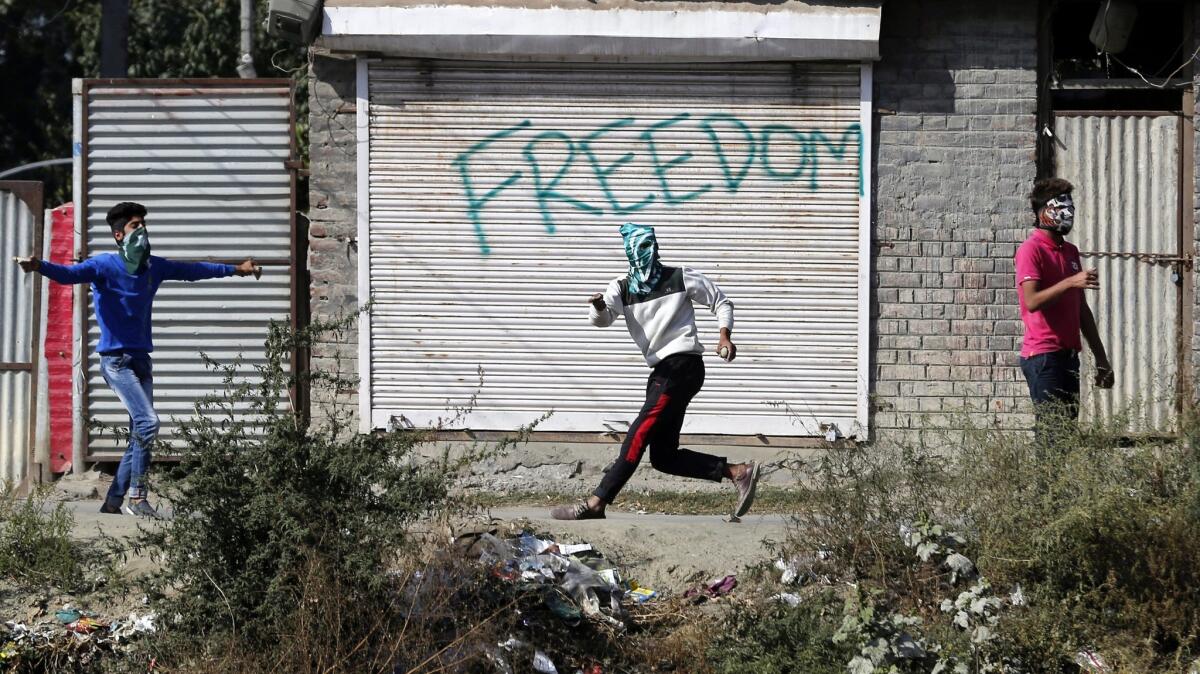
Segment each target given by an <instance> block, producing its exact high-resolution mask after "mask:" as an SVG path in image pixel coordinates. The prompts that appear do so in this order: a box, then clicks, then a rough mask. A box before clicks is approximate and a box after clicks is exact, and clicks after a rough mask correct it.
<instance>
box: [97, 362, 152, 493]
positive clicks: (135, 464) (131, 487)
mask: <svg viewBox="0 0 1200 674" xmlns="http://www.w3.org/2000/svg"><path fill="white" fill-rule="evenodd" d="M100 374H101V375H103V376H104V381H106V382H108V385H109V387H110V388H112V390H113V392H115V393H116V394H117V397H118V398H120V399H121V403H122V404H124V405H125V409H126V411H128V412H129V448H128V449H126V450H125V455H124V456H122V457H121V464H120V465H119V466H118V467H117V474H116V477H114V478H113V481H112V485H111V486H109V488H108V495H107V496H106V497H105V498H104V500H105V501H106V502H107V503H108V504H109V505H111V506H120V505H121V503H122V502H123V501H124V500H125V494H126V492H129V497H130V498H131V499H144V498H146V470H147V469H148V468H149V467H150V448H151V447H153V446H154V440H155V438H157V437H158V426H159V423H158V413H157V412H155V411H154V371H153V366H152V364H151V362H150V356H149V355H148V354H144V353H114V354H111V355H101V356H100Z"/></svg>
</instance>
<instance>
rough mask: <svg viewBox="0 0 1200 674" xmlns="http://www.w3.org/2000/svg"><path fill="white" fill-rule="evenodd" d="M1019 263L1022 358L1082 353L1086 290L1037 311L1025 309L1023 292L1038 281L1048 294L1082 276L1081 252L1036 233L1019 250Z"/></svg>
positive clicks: (1076, 290) (1073, 290) (1046, 234)
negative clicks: (1027, 283) (1028, 283)
mask: <svg viewBox="0 0 1200 674" xmlns="http://www.w3.org/2000/svg"><path fill="white" fill-rule="evenodd" d="M1015 263H1016V264H1015V266H1016V270H1017V297H1018V298H1019V300H1020V302H1021V322H1023V323H1024V324H1025V339H1024V340H1022V342H1021V357H1022V358H1029V357H1030V356H1036V355H1038V354H1040V353H1050V352H1052V351H1061V350H1062V349H1075V350H1076V351H1079V350H1080V349H1081V348H1083V345H1082V343H1081V342H1080V339H1079V310H1080V307H1081V306H1082V304H1083V290H1081V289H1079V288H1071V289H1070V290H1068V291H1067V292H1065V293H1063V294H1062V295H1059V297H1058V299H1057V300H1056V301H1055V302H1053V303H1051V304H1049V305H1046V306H1043V307H1042V308H1041V309H1038V310H1037V311H1030V310H1029V309H1027V308H1025V295H1024V293H1022V292H1021V291H1020V290H1021V284H1022V283H1024V282H1025V281H1037V283H1038V285H1037V287H1038V289H1039V290H1044V289H1046V288H1049V287H1050V286H1052V285H1054V284H1055V283H1058V282H1059V281H1061V280H1063V279H1064V278H1067V277H1068V276H1072V275H1074V274H1077V273H1079V272H1080V271H1081V270H1082V269H1083V265H1082V264H1080V261H1079V249H1078V248H1076V247H1075V246H1074V245H1073V244H1071V243H1068V242H1066V241H1064V242H1062V243H1061V244H1059V243H1055V241H1054V238H1053V237H1052V236H1051V235H1050V234H1049V232H1046V231H1044V230H1041V229H1036V230H1034V231H1033V234H1030V235H1029V238H1028V239H1026V240H1025V243H1023V244H1021V247H1020V248H1018V249H1017V256H1016V258H1015Z"/></svg>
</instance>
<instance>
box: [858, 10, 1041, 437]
mask: <svg viewBox="0 0 1200 674" xmlns="http://www.w3.org/2000/svg"><path fill="white" fill-rule="evenodd" d="M1036 18H1037V3H1036V2H1033V1H1024V2H1010V3H982V2H955V1H952V0H893V1H891V2H887V3H884V10H883V24H882V37H881V43H880V48H881V52H882V59H881V61H880V62H879V63H878V64H877V65H876V68H875V101H876V107H877V115H876V120H877V126H876V148H875V153H876V155H875V206H874V211H875V213H874V221H875V230H874V241H875V251H876V257H875V260H874V273H873V275H872V276H873V291H874V302H873V308H872V314H873V324H874V329H873V331H872V332H873V334H872V344H873V352H874V353H873V368H872V369H873V382H872V393H873V397H872V404H873V408H874V411H873V414H872V421H873V428H874V431H875V432H876V435H881V434H889V433H892V434H896V433H901V432H903V431H902V429H914V428H919V427H921V426H922V425H923V424H925V423H942V422H945V421H946V420H947V418H948V417H947V415H948V414H953V413H955V412H956V411H958V410H963V409H971V410H976V411H979V412H983V411H986V414H987V420H988V421H989V422H992V421H995V422H998V423H1000V424H1002V425H1004V426H1008V427H1014V428H1020V427H1028V425H1029V423H1030V421H1031V420H1030V419H1029V416H1028V413H1029V411H1030V410H1029V406H1028V402H1027V399H1026V390H1025V385H1024V380H1023V379H1022V377H1021V374H1020V370H1019V368H1018V365H1017V349H1018V347H1019V345H1020V335H1021V323H1020V317H1019V315H1018V310H1017V303H1016V299H1017V298H1016V292H1015V289H1014V279H1013V265H1012V257H1013V254H1014V252H1015V251H1016V247H1017V245H1018V244H1019V242H1020V241H1022V240H1024V238H1025V236H1026V234H1027V232H1028V223H1029V218H1030V216H1029V214H1028V206H1027V202H1026V200H1025V197H1024V195H1025V194H1027V193H1028V191H1029V187H1030V183H1031V182H1032V180H1033V179H1034V177H1035V175H1036V166H1035V163H1034V162H1035V156H1034V147H1035V141H1036V135H1035V133H1036V131H1035V125H1036V118H1035V115H1036V96H1037V90H1036V82H1037V25H1036Z"/></svg>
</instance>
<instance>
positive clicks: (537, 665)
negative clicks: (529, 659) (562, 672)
mask: <svg viewBox="0 0 1200 674" xmlns="http://www.w3.org/2000/svg"><path fill="white" fill-rule="evenodd" d="M533 668H534V670H535V671H538V672H541V673H542V674H558V667H555V666H554V661H553V660H551V659H550V656H548V655H546V654H545V653H543V652H542V651H537V652H535V653H534V654H533Z"/></svg>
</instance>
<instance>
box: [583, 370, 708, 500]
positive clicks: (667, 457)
mask: <svg viewBox="0 0 1200 674" xmlns="http://www.w3.org/2000/svg"><path fill="white" fill-rule="evenodd" d="M703 385H704V359H703V358H701V357H700V355H699V354H695V353H677V354H673V355H670V356H667V357H666V358H664V359H663V360H662V361H661V362H659V364H658V365H656V366H655V367H654V371H653V372H651V373H650V379H649V381H647V383H646V404H645V405H642V411H641V413H639V414H638V417H637V419H636V420H635V421H634V422H633V425H632V426H630V427H629V432H628V433H627V434H626V435H625V442H624V443H623V444H622V445H621V454H620V456H618V457H617V460H616V461H615V462H614V463H613V465H612V467H611V468H609V469H608V472H607V473H606V474H605V475H604V479H603V480H601V481H600V486H599V487H597V488H596V491H595V492H594V493H595V494H596V496H598V497H600V498H601V499H602V500H603V501H604V502H605V503H612V502H613V500H614V499H616V497H617V494H618V493H619V492H620V491H621V488H622V487H624V486H625V483H626V482H628V481H629V478H630V477H632V476H633V471H635V470H637V467H638V463H640V462H641V460H642V454H644V453H645V452H646V448H647V447H649V449H650V465H652V466H654V467H655V469H657V470H660V471H662V472H664V473H667V474H670V475H680V476H682V477H694V478H699V479H701V480H712V481H714V482H720V481H721V472H722V471H723V470H724V468H725V458H724V457H718V456H712V455H710V454H702V453H700V452H693V451H692V450H690V449H683V448H681V447H680V446H679V431H680V430H681V429H682V428H683V415H684V414H685V413H686V412H687V406H688V403H690V402H691V401H692V398H693V397H695V395H696V394H697V393H699V392H700V387H701V386H703Z"/></svg>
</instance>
